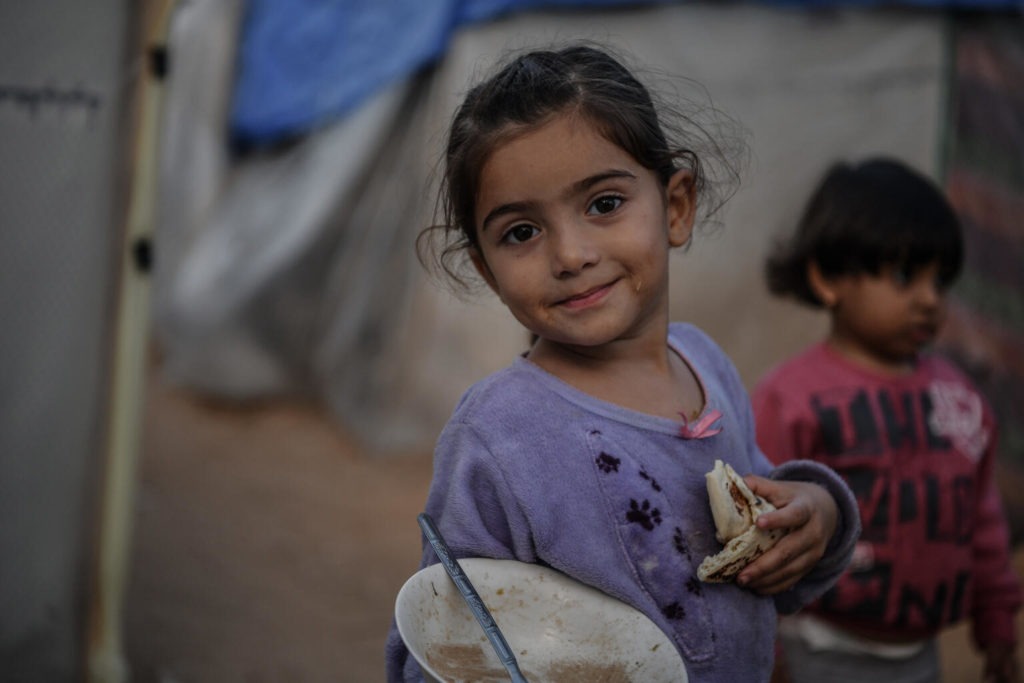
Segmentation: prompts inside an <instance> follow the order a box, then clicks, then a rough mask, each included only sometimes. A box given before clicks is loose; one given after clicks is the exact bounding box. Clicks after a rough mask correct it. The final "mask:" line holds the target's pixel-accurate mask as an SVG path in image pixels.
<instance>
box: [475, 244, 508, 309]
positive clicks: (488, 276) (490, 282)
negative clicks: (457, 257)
mask: <svg viewBox="0 0 1024 683" xmlns="http://www.w3.org/2000/svg"><path fill="white" fill-rule="evenodd" d="M469 258H470V260H471V261H473V267H474V268H476V272H477V273H479V274H480V277H482V278H483V280H484V282H486V283H487V286H488V287H490V288H491V291H492V292H494V293H495V294H497V295H498V296H499V297H500V296H501V293H500V292H499V291H498V283H497V281H495V279H494V273H492V272H491V269H490V268H489V267H488V266H487V261H485V260H484V256H483V254H481V253H480V249H479V248H478V247H470V248H469Z"/></svg>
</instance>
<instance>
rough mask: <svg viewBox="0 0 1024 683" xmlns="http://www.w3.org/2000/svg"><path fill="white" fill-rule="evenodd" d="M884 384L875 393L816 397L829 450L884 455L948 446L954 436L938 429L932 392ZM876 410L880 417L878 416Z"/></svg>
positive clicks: (842, 453) (838, 453) (813, 400)
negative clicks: (898, 389) (893, 388)
mask: <svg viewBox="0 0 1024 683" xmlns="http://www.w3.org/2000/svg"><path fill="white" fill-rule="evenodd" d="M894 393H895V392H892V391H890V390H889V389H879V390H878V392H877V393H876V394H874V396H873V397H874V399H875V400H874V401H872V400H871V399H872V395H871V394H869V393H868V392H867V391H866V390H863V389H862V390H858V391H856V392H855V393H854V394H853V395H852V396H851V395H849V394H848V393H845V392H842V393H837V394H834V395H833V394H830V393H828V392H822V393H819V394H814V395H812V396H811V408H812V409H813V410H814V413H815V415H817V418H818V427H819V429H820V431H821V436H822V440H823V443H824V446H825V452H826V453H828V455H829V456H831V457H835V458H839V457H846V456H864V455H868V456H870V455H877V456H880V455H882V454H884V453H886V452H888V451H899V450H902V449H905V448H906V449H918V448H924V449H927V450H929V451H948V450H949V449H950V448H951V444H950V441H949V439H947V438H945V437H944V436H942V435H941V434H937V433H935V430H934V429H933V428H932V420H930V419H929V418H930V417H931V415H932V411H933V406H932V399H931V396H930V395H929V394H928V392H927V391H924V390H921V391H919V392H916V393H914V392H909V391H907V392H901V393H899V394H898V395H894ZM876 415H877V416H878V417H876Z"/></svg>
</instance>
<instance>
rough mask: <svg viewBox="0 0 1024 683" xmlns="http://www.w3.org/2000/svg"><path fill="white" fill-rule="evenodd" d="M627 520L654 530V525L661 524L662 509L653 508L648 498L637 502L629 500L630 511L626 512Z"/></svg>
mask: <svg viewBox="0 0 1024 683" xmlns="http://www.w3.org/2000/svg"><path fill="white" fill-rule="evenodd" d="M626 521H627V522H632V523H634V524H639V525H640V526H642V527H643V528H645V529H647V530H648V531H654V525H656V524H661V510H659V509H658V508H652V507H651V503H650V501H648V500H644V502H643V503H637V502H636V500H634V499H632V498H631V499H630V500H629V512H627V513H626Z"/></svg>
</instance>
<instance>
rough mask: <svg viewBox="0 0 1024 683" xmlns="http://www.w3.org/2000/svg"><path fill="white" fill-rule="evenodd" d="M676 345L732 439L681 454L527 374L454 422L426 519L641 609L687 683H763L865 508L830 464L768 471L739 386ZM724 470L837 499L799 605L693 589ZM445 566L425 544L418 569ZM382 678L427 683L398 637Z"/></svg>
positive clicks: (518, 366) (512, 371) (646, 418)
mask: <svg viewBox="0 0 1024 683" xmlns="http://www.w3.org/2000/svg"><path fill="white" fill-rule="evenodd" d="M668 343H669V345H670V346H671V347H672V348H673V349H675V350H676V352H678V353H679V355H680V356H681V357H682V358H684V359H685V360H686V361H687V362H688V363H689V365H690V367H691V368H693V370H694V372H695V373H696V374H697V376H698V378H699V379H700V382H701V384H702V386H703V388H704V395H705V398H706V406H705V409H704V414H703V415H702V416H701V417H704V416H705V415H708V414H710V413H711V412H712V411H719V412H720V413H721V417H720V419H719V420H718V421H717V423H716V424H715V425H714V426H715V427H719V428H721V431H719V432H718V433H715V434H714V435H711V436H705V437H704V438H684V437H682V436H680V426H681V424H680V422H677V421H674V420H670V419H667V418H663V417H657V416H653V415H647V414H643V413H638V412H636V411H633V410H629V409H627V408H623V407H620V406H617V405H614V404H611V403H607V402H605V401H601V400H598V399H595V398H593V397H591V396H589V395H587V394H584V393H583V392H580V391H578V390H576V389H575V388H573V387H571V386H569V385H568V384H566V383H564V382H562V381H561V380H559V379H558V378H556V377H554V376H553V375H551V374H548V373H547V372H545V371H544V370H542V369H540V368H539V367H538V366H536V365H534V364H533V363H531V362H530V361H528V360H526V359H524V358H517V359H516V360H515V362H513V364H512V365H511V366H510V367H508V368H506V369H504V370H501V371H499V372H497V373H495V374H493V375H491V376H490V377H488V378H486V379H484V380H483V381H481V382H479V383H477V384H476V385H474V386H473V387H471V388H470V389H469V391H467V392H466V394H465V395H464V396H463V398H462V399H461V401H460V402H459V404H458V406H457V407H456V409H455V412H454V414H453V415H452V417H451V419H450V420H449V422H448V424H447V425H446V427H445V429H444V431H443V432H442V434H441V437H440V440H439V441H438V445H437V448H436V450H435V453H434V478H433V481H432V483H431V488H430V494H429V496H428V498H427V505H426V511H427V512H428V513H429V514H430V515H431V516H432V517H433V518H434V520H435V521H436V522H437V525H438V527H439V528H440V531H441V533H442V534H443V535H444V537H445V539H446V540H447V542H448V544H449V546H451V549H452V552H453V553H454V554H455V556H456V557H460V558H461V557H490V558H496V559H514V560H519V561H521V562H532V563H539V564H544V565H547V566H550V567H552V568H554V569H556V570H558V571H560V572H562V573H564V574H567V575H568V576H571V577H573V578H575V579H577V580H578V581H581V582H583V583H585V584H589V585H591V586H594V587H595V588H597V589H599V590H601V591H604V592H605V593H607V594H609V595H611V596H613V597H615V598H617V599H619V600H622V601H623V602H626V603H628V604H630V605H632V606H633V607H635V608H637V609H638V610H640V611H641V612H643V613H644V614H646V615H647V616H648V617H649V618H650V619H651V620H652V621H654V623H656V624H657V625H658V626H659V627H660V628H661V629H662V630H663V631H664V632H665V633H666V634H668V635H669V637H670V638H671V639H672V641H673V642H674V643H675V645H676V648H677V649H678V650H679V653H680V654H681V655H682V657H683V659H684V661H685V662H686V668H687V671H688V673H689V677H690V681H691V683H736V682H737V681H744V682H748V681H749V682H753V681H767V680H768V679H769V678H770V675H771V671H772V663H773V655H774V640H775V624H776V614H777V611H778V612H793V611H796V610H797V609H799V608H800V607H801V606H802V605H804V604H805V603H807V602H809V601H810V600H812V599H814V598H816V597H817V596H819V595H820V594H821V593H822V592H824V591H825V590H826V589H828V588H829V587H830V586H831V585H832V584H833V583H834V582H835V581H836V579H837V578H838V577H839V574H840V573H841V572H842V570H843V569H844V568H845V567H846V565H847V564H848V563H849V560H850V557H851V555H852V552H853V546H854V543H855V542H856V540H857V536H858V535H859V530H860V524H859V521H858V520H859V517H858V514H857V506H856V502H855V500H854V497H853V494H852V493H851V492H850V489H849V488H848V487H847V486H846V484H845V483H844V482H843V481H842V479H840V478H839V477H838V476H837V475H836V474H835V473H834V472H833V471H832V470H830V469H829V468H827V467H825V466H823V465H821V464H819V463H815V462H811V461H806V460H796V461H791V462H788V463H786V464H785V465H783V466H781V467H777V468H773V467H772V465H771V464H770V463H769V461H768V460H767V459H766V458H765V456H764V455H763V454H762V453H761V451H760V450H759V449H758V447H757V445H756V442H755V440H754V420H753V415H752V412H751V408H750V400H749V398H748V396H747V392H746V390H745V389H744V387H743V384H742V383H741V381H740V378H739V375H738V373H737V372H736V369H735V367H734V366H733V365H732V362H731V361H730V360H729V359H728V358H727V357H726V355H725V354H724V353H723V352H722V350H721V349H720V348H718V346H717V345H716V344H715V343H714V342H713V341H712V340H711V339H710V338H709V337H708V336H707V335H705V334H704V333H703V332H701V331H700V330H698V329H697V328H696V327H694V326H692V325H689V324H680V323H677V324H673V325H671V326H670V328H669V339H668ZM699 421H700V418H698V420H695V421H694V424H696V423H698V422H699ZM709 433H710V432H709ZM716 458H718V459H721V460H723V461H725V462H727V463H730V464H731V465H732V466H733V467H734V468H735V469H736V471H737V472H739V473H740V474H741V475H745V474H748V473H755V474H759V475H762V476H769V477H772V478H775V479H789V480H802V481H813V482H817V483H819V484H821V485H823V486H825V487H826V488H827V489H828V490H829V491H830V492H831V493H832V495H833V496H834V497H835V499H836V502H837V504H838V506H839V511H840V527H839V529H838V530H837V532H836V535H835V537H834V538H833V539H832V542H831V543H830V546H829V549H828V552H827V554H826V556H825V557H824V558H823V559H822V561H821V562H820V563H819V564H818V566H817V567H816V568H815V569H814V570H813V571H812V572H811V573H810V574H808V575H807V576H806V577H804V579H803V580H802V581H801V582H800V583H799V584H797V585H796V586H795V587H793V588H792V589H790V590H789V591H786V592H785V593H783V594H780V595H776V596H774V597H761V596H758V595H756V594H754V593H752V592H750V591H748V590H745V589H742V588H740V587H738V586H737V585H736V584H734V583H727V584H707V583H702V582H701V581H699V580H698V579H697V566H698V565H699V564H700V562H701V560H703V559H704V557H705V556H706V555H711V554H714V553H716V552H718V551H719V550H720V549H721V547H722V546H721V544H719V543H718V541H716V540H715V526H714V521H713V520H712V517H711V509H710V507H709V504H708V496H707V490H706V488H705V479H704V474H705V473H706V472H708V471H709V470H711V469H712V468H713V466H714V462H715V459H716ZM435 562H437V558H436V557H435V556H434V554H433V552H432V551H431V550H430V548H429V546H428V545H426V544H425V545H424V553H423V560H422V562H421V567H424V566H427V565H429V564H433V563H435ZM387 673H388V680H389V681H392V682H398V681H420V680H422V677H421V674H420V670H419V667H418V665H417V663H416V661H415V659H414V658H413V657H411V656H409V653H408V650H407V649H406V648H405V646H404V644H403V643H402V640H401V637H400V636H399V635H398V631H397V629H396V628H395V626H394V624H392V627H391V632H390V633H389V634H388V644H387Z"/></svg>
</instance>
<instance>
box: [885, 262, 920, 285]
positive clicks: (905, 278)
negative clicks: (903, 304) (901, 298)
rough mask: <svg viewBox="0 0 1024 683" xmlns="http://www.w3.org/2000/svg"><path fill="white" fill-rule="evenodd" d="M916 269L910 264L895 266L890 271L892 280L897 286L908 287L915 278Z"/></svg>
mask: <svg viewBox="0 0 1024 683" xmlns="http://www.w3.org/2000/svg"><path fill="white" fill-rule="evenodd" d="M914 275H915V273H914V270H913V269H912V268H911V267H910V266H894V267H893V268H892V270H891V271H890V275H889V276H890V277H891V278H892V281H893V282H894V283H896V286H897V287H901V288H903V287H907V286H909V285H910V283H911V282H913V280H914Z"/></svg>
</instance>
